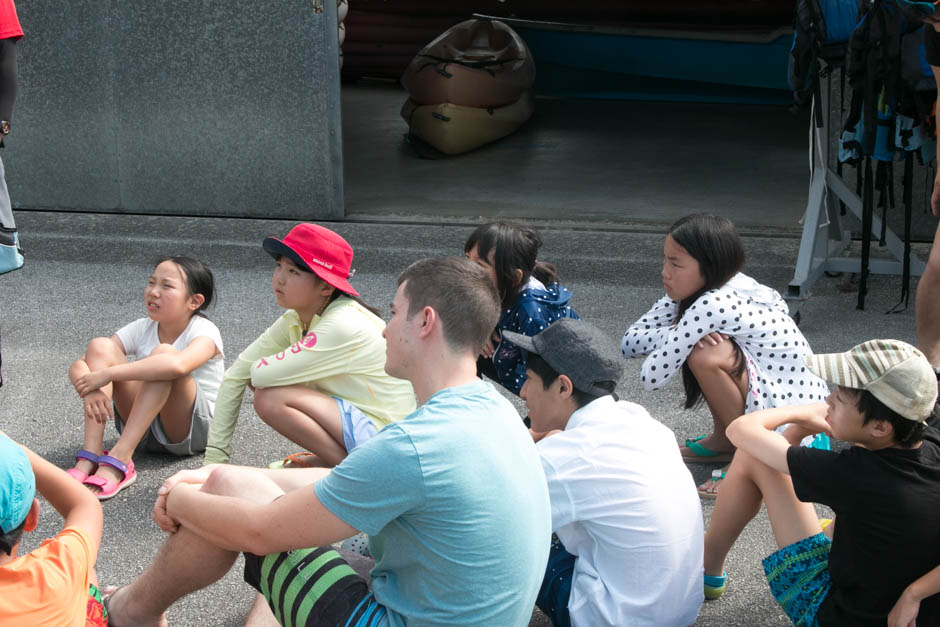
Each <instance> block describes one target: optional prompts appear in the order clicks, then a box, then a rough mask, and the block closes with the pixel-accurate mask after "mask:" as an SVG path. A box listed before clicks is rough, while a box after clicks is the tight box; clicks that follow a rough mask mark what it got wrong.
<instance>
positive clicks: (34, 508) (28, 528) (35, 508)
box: [23, 499, 39, 533]
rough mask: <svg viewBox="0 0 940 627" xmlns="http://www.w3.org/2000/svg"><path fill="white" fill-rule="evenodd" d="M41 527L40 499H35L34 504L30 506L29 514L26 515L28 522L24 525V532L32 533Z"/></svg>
mask: <svg viewBox="0 0 940 627" xmlns="http://www.w3.org/2000/svg"><path fill="white" fill-rule="evenodd" d="M37 525H39V499H33V504H32V505H30V506H29V513H28V514H26V521H25V522H24V523H23V531H25V532H26V533H30V532H32V531H34V530H35V529H36V526H37Z"/></svg>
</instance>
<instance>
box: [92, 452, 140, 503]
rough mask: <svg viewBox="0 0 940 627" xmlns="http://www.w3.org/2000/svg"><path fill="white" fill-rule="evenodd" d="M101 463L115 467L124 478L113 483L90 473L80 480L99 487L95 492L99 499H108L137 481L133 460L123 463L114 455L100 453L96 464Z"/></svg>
mask: <svg viewBox="0 0 940 627" xmlns="http://www.w3.org/2000/svg"><path fill="white" fill-rule="evenodd" d="M102 464H104V465H105V466H111V467H112V468H117V469H118V470H120V471H121V472H122V473H123V474H124V478H123V479H121V480H120V481H119V482H117V483H115V482H114V481H111V480H110V479H105V478H104V477H99V476H98V475H90V476H89V477H88V478H87V479H85V480H84V481H82V483H84V484H86V485H93V486H97V487H98V488H100V489H101V491H100V492H98V493H97V494H95V496H97V497H98V500H99V501H107V500H108V499H110V498H112V497H114V496H116V495H117V493H118V492H120V491H121V490H123V489H124V488H126V487H127V486H129V485H131V484H132V483H134V482H135V481H137V471H136V470H134V460H131V461H129V462H127V464H125V463H124V462H122V461H121V460H119V459H118V458H116V457H111V456H110V455H102V456H100V457H99V458H98V465H99V466H100V465H102Z"/></svg>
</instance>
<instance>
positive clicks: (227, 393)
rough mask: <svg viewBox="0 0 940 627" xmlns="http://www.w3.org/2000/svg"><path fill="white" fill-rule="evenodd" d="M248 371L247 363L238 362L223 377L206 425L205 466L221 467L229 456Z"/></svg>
mask: <svg viewBox="0 0 940 627" xmlns="http://www.w3.org/2000/svg"><path fill="white" fill-rule="evenodd" d="M249 368H250V364H248V363H247V362H243V361H241V359H238V360H236V362H235V363H234V364H233V365H232V366H231V367H230V368H229V369H228V370H227V371H226V372H225V376H224V377H223V378H222V384H221V385H220V386H219V394H218V398H217V399H216V401H215V413H214V414H213V415H212V423H211V424H210V426H209V439H208V441H207V443H206V457H205V463H206V464H224V463H227V462H228V461H229V460H230V459H231V457H232V438H233V437H234V436H235V427H236V426H237V425H238V413H239V411H241V406H242V398H243V397H244V395H245V388H246V387H247V386H248V383H249V381H250V380H251V379H250V377H249V375H248V369H249Z"/></svg>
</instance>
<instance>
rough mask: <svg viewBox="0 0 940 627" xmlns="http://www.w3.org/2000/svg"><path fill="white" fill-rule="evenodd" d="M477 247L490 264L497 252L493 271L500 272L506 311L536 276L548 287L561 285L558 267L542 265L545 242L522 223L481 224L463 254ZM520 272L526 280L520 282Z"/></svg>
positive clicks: (502, 301)
mask: <svg viewBox="0 0 940 627" xmlns="http://www.w3.org/2000/svg"><path fill="white" fill-rule="evenodd" d="M474 246H476V247H477V255H479V256H480V258H481V259H486V260H488V259H489V258H490V252H491V251H492V252H493V269H494V270H495V271H496V289H497V291H498V292H499V298H500V301H501V303H502V306H503V307H509V306H510V305H511V304H512V302H513V300H515V298H516V295H517V294H518V293H519V292H520V291H522V290H523V289H524V288H525V286H526V284H527V283H528V282H529V277H531V276H534V277H535V278H536V279H538V280H539V281H541V282H542V283H543V284H544V285H545V286H546V287H548V286H550V285H551V284H552V283H558V271H557V269H556V268H555V266H554V265H552V264H550V263H547V262H544V261H538V260H537V258H538V252H539V248H541V246H542V238H541V237H539V233H538V231H536V230H535V229H534V228H532V227H531V226H529V225H527V224H523V223H521V222H509V221H506V220H500V221H498V222H490V223H488V224H481V225H480V226H478V227H477V228H476V229H474V231H473V233H471V234H470V237H469V238H467V243H466V244H464V246H463V252H464V253H469V252H470V250H471V249H472V248H473V247H474ZM516 270H522V276H521V277H519V279H518V280H517V279H516Z"/></svg>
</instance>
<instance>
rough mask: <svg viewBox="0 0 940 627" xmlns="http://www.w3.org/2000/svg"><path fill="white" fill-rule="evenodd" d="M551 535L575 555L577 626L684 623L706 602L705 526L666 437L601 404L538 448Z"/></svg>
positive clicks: (656, 426)
mask: <svg viewBox="0 0 940 627" xmlns="http://www.w3.org/2000/svg"><path fill="white" fill-rule="evenodd" d="M538 451H539V454H540V455H541V458H542V466H543V467H544V470H545V477H546V479H547V481H548V493H549V497H550V499H551V505H552V529H553V530H554V531H555V534H556V535H557V536H558V539H559V540H561V542H562V544H564V546H565V549H566V550H567V551H568V552H569V553H571V554H572V555H575V556H577V561H576V562H575V565H574V574H573V576H572V584H571V597H570V598H569V600H568V612H569V614H570V616H571V624H572V625H574V626H575V627H599V626H601V625H611V626H616V627H624V626H627V625H650V626H656V627H662V626H665V625H683V626H684V625H689V624H691V623H693V622H695V619H696V616H697V615H698V611H699V607H700V606H701V604H702V602H703V600H704V594H703V588H702V576H703V573H704V570H703V565H702V561H703V554H704V524H703V521H702V507H701V504H700V502H699V497H698V493H697V492H696V490H695V482H694V481H693V480H692V475H691V474H690V473H689V470H688V468H686V466H685V464H683V463H682V459H681V457H680V455H679V447H678V446H677V445H676V440H675V436H674V435H673V433H672V431H671V430H670V429H668V428H667V427H666V426H664V425H663V424H661V423H660V422H658V421H656V420H654V419H653V418H652V417H651V416H650V415H649V413H647V411H646V410H645V409H643V407H641V406H639V405H636V404H634V403H628V402H625V401H620V402H616V401H614V399H613V397H612V396H604V397H601V398H599V399H597V400H595V401H593V402H592V403H590V404H588V405H586V406H585V407H582V408H581V409H579V410H578V411H576V412H574V413H573V414H571V417H570V418H569V420H568V425H567V427H566V428H565V430H564V431H562V432H561V433H557V434H555V435H553V436H550V437H547V438H544V439H543V440H542V441H540V442H539V443H538Z"/></svg>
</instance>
